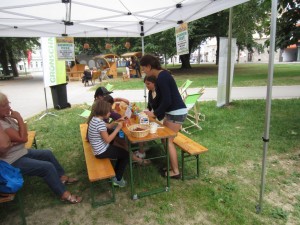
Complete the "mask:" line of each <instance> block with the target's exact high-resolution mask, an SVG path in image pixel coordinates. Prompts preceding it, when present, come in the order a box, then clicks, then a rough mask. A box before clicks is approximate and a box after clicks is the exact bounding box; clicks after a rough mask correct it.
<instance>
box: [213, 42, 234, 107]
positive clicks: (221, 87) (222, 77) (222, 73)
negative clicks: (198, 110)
mask: <svg viewBox="0 0 300 225" xmlns="http://www.w3.org/2000/svg"><path fill="white" fill-rule="evenodd" d="M219 48H220V50H219V66H218V95H217V106H218V107H221V106H223V105H225V104H226V80H227V57H228V38H225V37H221V38H220V47H219ZM235 52H236V38H232V39H231V66H230V89H229V90H230V91H229V102H231V94H230V93H231V87H232V80H233V71H234V62H235V58H236V56H235Z"/></svg>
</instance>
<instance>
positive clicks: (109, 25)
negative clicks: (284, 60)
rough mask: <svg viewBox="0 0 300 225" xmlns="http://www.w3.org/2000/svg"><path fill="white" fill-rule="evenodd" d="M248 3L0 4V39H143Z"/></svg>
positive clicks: (57, 0) (80, 0)
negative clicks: (64, 36)
mask: <svg viewBox="0 0 300 225" xmlns="http://www.w3.org/2000/svg"><path fill="white" fill-rule="evenodd" d="M247 1H249V0H152V1H143V0H72V1H71V0H27V1H23V0H1V2H0V37H59V36H62V35H68V36H71V37H144V36H148V35H151V34H154V33H158V32H161V31H164V30H167V29H169V28H173V27H176V26H178V24H180V23H181V22H191V21H193V20H197V19H199V18H202V17H205V16H208V15H211V14H213V13H216V12H219V11H222V10H224V9H228V8H231V7H234V6H236V5H239V4H242V3H244V2H247ZM70 2H71V3H70ZM276 6H277V0H272V15H271V17H272V24H271V37H270V43H271V45H270V49H269V52H270V57H269V72H268V89H267V93H266V117H265V133H264V137H263V141H264V149H263V162H262V164H263V169H262V178H261V179H262V180H261V191H260V199H259V205H258V206H257V212H260V211H261V209H262V199H263V192H264V183H265V170H266V165H265V161H266V153H267V149H268V141H269V126H270V114H271V99H272V80H273V68H274V51H275V31H276ZM142 44H143V38H142Z"/></svg>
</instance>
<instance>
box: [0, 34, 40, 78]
mask: <svg viewBox="0 0 300 225" xmlns="http://www.w3.org/2000/svg"><path fill="white" fill-rule="evenodd" d="M36 46H40V43H39V42H38V38H0V64H1V66H2V68H3V73H4V74H5V75H9V69H8V65H9V64H10V65H11V67H12V72H13V76H18V75H19V74H18V70H17V67H16V64H17V63H18V62H19V61H20V60H21V58H25V57H27V50H31V51H32V50H33V49H34V48H35V47H36Z"/></svg>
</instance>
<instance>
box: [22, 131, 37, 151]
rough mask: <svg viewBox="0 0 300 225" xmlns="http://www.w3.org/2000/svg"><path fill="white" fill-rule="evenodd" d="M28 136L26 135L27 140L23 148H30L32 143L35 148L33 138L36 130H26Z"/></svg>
mask: <svg viewBox="0 0 300 225" xmlns="http://www.w3.org/2000/svg"><path fill="white" fill-rule="evenodd" d="M27 133H28V137H27V139H28V140H27V142H26V144H25V148H27V149H29V148H32V146H33V145H34V146H35V148H37V146H36V140H35V135H36V131H28V132H27Z"/></svg>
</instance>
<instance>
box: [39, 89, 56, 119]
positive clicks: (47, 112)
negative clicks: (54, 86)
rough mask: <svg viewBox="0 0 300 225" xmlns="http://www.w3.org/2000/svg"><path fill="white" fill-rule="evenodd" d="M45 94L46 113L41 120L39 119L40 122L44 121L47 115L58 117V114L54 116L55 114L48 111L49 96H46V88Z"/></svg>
mask: <svg viewBox="0 0 300 225" xmlns="http://www.w3.org/2000/svg"><path fill="white" fill-rule="evenodd" d="M44 93H45V103H46V111H45V112H44V114H43V115H41V116H40V118H39V119H38V120H40V119H42V118H43V117H45V116H46V115H50V116H58V115H56V114H54V113H52V112H49V111H48V104H47V95H46V88H45V87H44Z"/></svg>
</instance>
